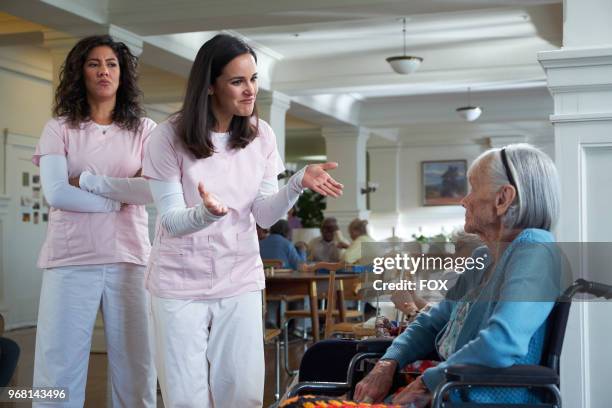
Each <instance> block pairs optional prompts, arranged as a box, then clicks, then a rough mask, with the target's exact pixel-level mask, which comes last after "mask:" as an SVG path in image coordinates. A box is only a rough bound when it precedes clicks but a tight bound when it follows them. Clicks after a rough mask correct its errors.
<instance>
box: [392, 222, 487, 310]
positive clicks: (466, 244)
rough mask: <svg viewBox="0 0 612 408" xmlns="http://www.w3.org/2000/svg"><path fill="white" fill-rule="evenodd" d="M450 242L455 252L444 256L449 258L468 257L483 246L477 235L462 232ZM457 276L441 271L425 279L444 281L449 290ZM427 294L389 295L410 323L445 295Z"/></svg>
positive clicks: (449, 271) (440, 292)
mask: <svg viewBox="0 0 612 408" xmlns="http://www.w3.org/2000/svg"><path fill="white" fill-rule="evenodd" d="M451 242H453V243H454V244H455V252H454V253H452V254H449V255H447V256H446V257H451V258H467V257H470V256H471V255H472V253H473V252H474V251H475V250H476V248H478V247H481V246H483V245H485V243H484V242H483V241H482V240H481V239H480V238H479V237H478V235H476V234H468V233H466V232H464V231H463V230H462V231H457V232H455V233H454V234H453V236H452V237H451ZM438 274H440V276H438ZM459 275H460V274H459V273H458V272H456V271H454V270H446V271H441V273H440V272H434V273H432V274H429V275H428V276H427V277H426V278H427V279H442V280H445V281H446V282H447V284H446V286H447V288H448V289H451V288H452V287H453V286H455V283H457V279H458V278H459ZM427 292H428V293H425V294H423V293H422V292H421V293H417V292H416V291H414V290H405V291H394V292H393V294H392V295H391V301H392V302H393V304H394V305H395V308H396V309H398V310H399V311H400V312H402V313H404V315H405V317H406V319H407V320H410V321H411V320H413V319H414V318H415V317H416V314H417V313H418V312H419V311H422V310H423V309H424V308H426V307H427V306H429V305H430V304H431V303H437V302H440V301H442V299H443V298H444V296H445V295H446V291H445V290H441V291H436V292H438V293H431V292H434V291H427ZM423 295H424V296H423ZM424 297H425V299H424Z"/></svg>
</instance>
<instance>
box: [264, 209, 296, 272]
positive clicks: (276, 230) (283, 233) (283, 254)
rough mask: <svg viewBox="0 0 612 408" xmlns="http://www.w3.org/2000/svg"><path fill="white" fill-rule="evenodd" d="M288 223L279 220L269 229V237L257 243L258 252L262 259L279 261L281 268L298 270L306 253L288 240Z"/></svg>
mask: <svg viewBox="0 0 612 408" xmlns="http://www.w3.org/2000/svg"><path fill="white" fill-rule="evenodd" d="M288 237H289V223H288V222H287V221H285V220H279V221H277V222H276V224H274V225H272V227H270V235H269V236H268V237H267V238H264V239H263V240H261V241H259V252H260V254H261V258H262V259H280V260H281V261H283V268H291V269H294V270H297V269H298V265H299V264H300V263H302V262H304V261H306V253H305V252H304V251H303V250H298V249H297V248H296V246H295V245H293V243H292V242H291V241H289V239H288Z"/></svg>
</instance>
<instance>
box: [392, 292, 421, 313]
mask: <svg viewBox="0 0 612 408" xmlns="http://www.w3.org/2000/svg"><path fill="white" fill-rule="evenodd" d="M391 302H393V304H394V305H395V308H396V309H397V310H399V311H400V312H402V313H403V314H405V315H406V316H408V317H412V316H414V315H416V314H417V312H418V311H419V308H418V307H417V305H416V304H415V302H414V299H413V297H412V291H409V290H395V291H393V294H392V295H391Z"/></svg>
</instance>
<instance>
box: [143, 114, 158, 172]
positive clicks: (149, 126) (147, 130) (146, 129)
mask: <svg viewBox="0 0 612 408" xmlns="http://www.w3.org/2000/svg"><path fill="white" fill-rule="evenodd" d="M155 126H157V123H155V121H154V120H153V119H149V118H144V119H143V120H142V146H143V148H142V150H141V157H140V161H141V162H142V161H144V156H145V148H146V145H147V142H148V141H149V137H150V136H151V132H153V129H155Z"/></svg>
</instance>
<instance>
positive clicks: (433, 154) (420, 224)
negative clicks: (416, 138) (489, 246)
mask: <svg viewBox="0 0 612 408" xmlns="http://www.w3.org/2000/svg"><path fill="white" fill-rule="evenodd" d="M433 128H435V125H432V129H433ZM526 141H527V143H531V144H533V145H535V146H536V147H538V148H540V149H541V150H542V151H544V152H545V153H546V154H548V155H549V156H551V158H553V159H554V143H553V142H552V140H548V139H542V138H538V139H529V138H526ZM428 143H429V144H426V143H425V142H418V143H415V144H412V145H410V144H407V143H405V144H404V145H403V146H402V147H401V148H400V156H399V169H398V171H399V200H398V201H399V203H398V212H399V217H398V216H397V215H395V216H393V214H392V212H391V211H390V208H392V207H393V206H394V205H393V204H392V203H390V202H389V200H392V199H393V198H392V197H390V195H388V194H384V193H383V194H380V195H379V193H378V192H375V193H373V195H372V198H371V207H370V210H371V212H370V224H369V225H370V232H371V234H372V236H373V237H374V238H376V239H385V238H388V237H390V236H391V228H392V227H395V228H396V231H395V233H396V235H397V236H400V237H402V238H405V239H410V238H411V236H412V234H417V235H418V234H419V231H420V233H422V234H424V235H426V236H431V235H435V234H438V233H440V232H442V229H444V232H446V233H450V232H452V230H453V229H456V228H462V227H463V224H464V215H465V211H464V209H463V207H461V206H458V205H456V206H427V207H425V206H423V205H422V202H423V191H422V181H421V177H422V175H421V162H423V161H431V160H455V159H457V160H467V165H468V167H469V166H470V164H471V163H472V162H473V161H474V159H476V157H478V155H480V154H481V153H482V152H484V151H485V150H487V149H488V148H489V147H488V145H487V144H484V143H482V144H481V143H476V142H467V141H465V142H460V141H455V142H452V141H448V140H446V141H444V142H440V141H436V140H435V139H432V140H431V141H430V142H428ZM373 157H377V156H376V155H374V154H373V155H371V161H370V179H371V181H379V182H380V181H381V180H377V179H376V177H390V175H391V174H393V171H392V169H391V166H393V163H392V162H391V161H385V162H374V161H372V158H373Z"/></svg>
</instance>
